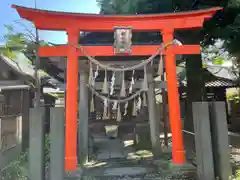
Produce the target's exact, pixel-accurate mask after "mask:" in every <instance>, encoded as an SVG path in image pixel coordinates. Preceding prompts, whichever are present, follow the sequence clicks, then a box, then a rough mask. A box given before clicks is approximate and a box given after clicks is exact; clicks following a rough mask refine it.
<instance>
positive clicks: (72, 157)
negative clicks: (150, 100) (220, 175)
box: [12, 5, 221, 170]
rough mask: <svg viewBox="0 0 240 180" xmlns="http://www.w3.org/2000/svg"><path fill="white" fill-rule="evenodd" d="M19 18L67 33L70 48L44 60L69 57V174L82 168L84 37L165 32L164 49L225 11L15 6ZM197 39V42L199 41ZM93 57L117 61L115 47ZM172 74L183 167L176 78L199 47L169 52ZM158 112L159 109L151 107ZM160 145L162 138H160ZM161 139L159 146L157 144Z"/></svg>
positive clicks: (175, 149) (92, 51)
mask: <svg viewBox="0 0 240 180" xmlns="http://www.w3.org/2000/svg"><path fill="white" fill-rule="evenodd" d="M12 7H13V8H15V9H16V10H17V11H18V13H19V15H20V16H21V17H22V18H24V19H27V20H29V21H31V22H33V23H34V25H35V26H36V28H38V29H41V30H55V31H56V30H59V31H66V32H67V34H68V45H66V46H59V47H58V46H57V47H41V48H40V49H39V54H40V56H67V92H66V125H65V128H66V132H65V136H66V137H65V140H66V144H65V169H66V170H76V168H77V147H76V142H77V119H78V114H77V111H78V91H77V90H78V83H79V81H78V67H79V66H78V61H79V59H78V57H79V56H83V54H82V53H81V52H80V51H78V49H77V48H76V46H77V45H78V43H79V32H80V31H88V32H93V31H97V32H100V31H113V30H114V28H115V26H122V27H131V29H132V30H133V31H159V32H161V33H162V40H163V43H164V44H169V43H170V42H172V41H173V39H174V30H175V29H191V28H200V27H202V25H203V22H204V20H205V19H207V18H210V17H211V16H212V15H213V14H214V13H215V12H216V11H217V10H220V9H221V8H212V9H207V10H200V11H192V12H183V13H169V14H160V15H159V14H154V15H132V16H120V15H113V16H112V15H93V14H81V13H65V12H54V11H45V10H39V9H32V8H25V7H21V6H16V5H13V6H12ZM193 38H194V37H193ZM84 49H85V50H86V51H87V53H88V55H90V56H114V55H115V54H114V51H113V47H111V46H88V47H86V46H84ZM157 49H159V46H133V47H132V53H131V55H141V56H148V55H151V54H153V53H154V52H156V50H157ZM163 53H164V55H165V68H166V74H167V89H168V104H169V120H170V125H171V132H172V159H173V160H172V161H173V163H175V164H183V163H184V161H185V153H184V146H183V137H182V122H181V119H180V105H179V94H178V85H177V77H176V63H175V55H176V54H199V53H200V46H199V45H182V46H168V47H167V48H166V49H165V51H164V52H163ZM149 108H154V107H152V106H151V107H149ZM155 139H156V138H155ZM156 141H157V139H156V140H155V142H153V141H152V144H153V146H154V143H155V144H156Z"/></svg>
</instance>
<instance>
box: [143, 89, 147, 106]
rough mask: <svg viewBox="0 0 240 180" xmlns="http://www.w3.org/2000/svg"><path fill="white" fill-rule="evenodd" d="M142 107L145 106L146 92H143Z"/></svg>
mask: <svg viewBox="0 0 240 180" xmlns="http://www.w3.org/2000/svg"><path fill="white" fill-rule="evenodd" d="M143 107H147V97H146V93H145V92H144V93H143Z"/></svg>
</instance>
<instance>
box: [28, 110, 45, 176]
mask: <svg viewBox="0 0 240 180" xmlns="http://www.w3.org/2000/svg"><path fill="white" fill-rule="evenodd" d="M29 124H30V125H29V128H30V129H29V137H30V139H29V177H30V180H44V179H45V177H44V176H45V168H44V139H45V138H44V109H43V108H31V109H30V121H29Z"/></svg>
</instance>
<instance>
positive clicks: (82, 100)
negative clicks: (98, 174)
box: [78, 71, 89, 166]
mask: <svg viewBox="0 0 240 180" xmlns="http://www.w3.org/2000/svg"><path fill="white" fill-rule="evenodd" d="M87 80H88V74H87V73H86V72H83V71H81V72H80V83H79V123H78V141H79V142H78V146H79V147H78V148H79V155H80V158H79V159H80V164H81V166H82V165H83V164H84V163H86V162H87V161H88V118H89V117H88V116H89V109H88V88H87V86H86V84H87V83H88V82H87Z"/></svg>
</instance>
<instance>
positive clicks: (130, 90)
mask: <svg viewBox="0 0 240 180" xmlns="http://www.w3.org/2000/svg"><path fill="white" fill-rule="evenodd" d="M134 72H135V71H134V70H133V72H132V80H131V83H130V87H129V94H131V93H132V90H133V85H134V84H135V81H134Z"/></svg>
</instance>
